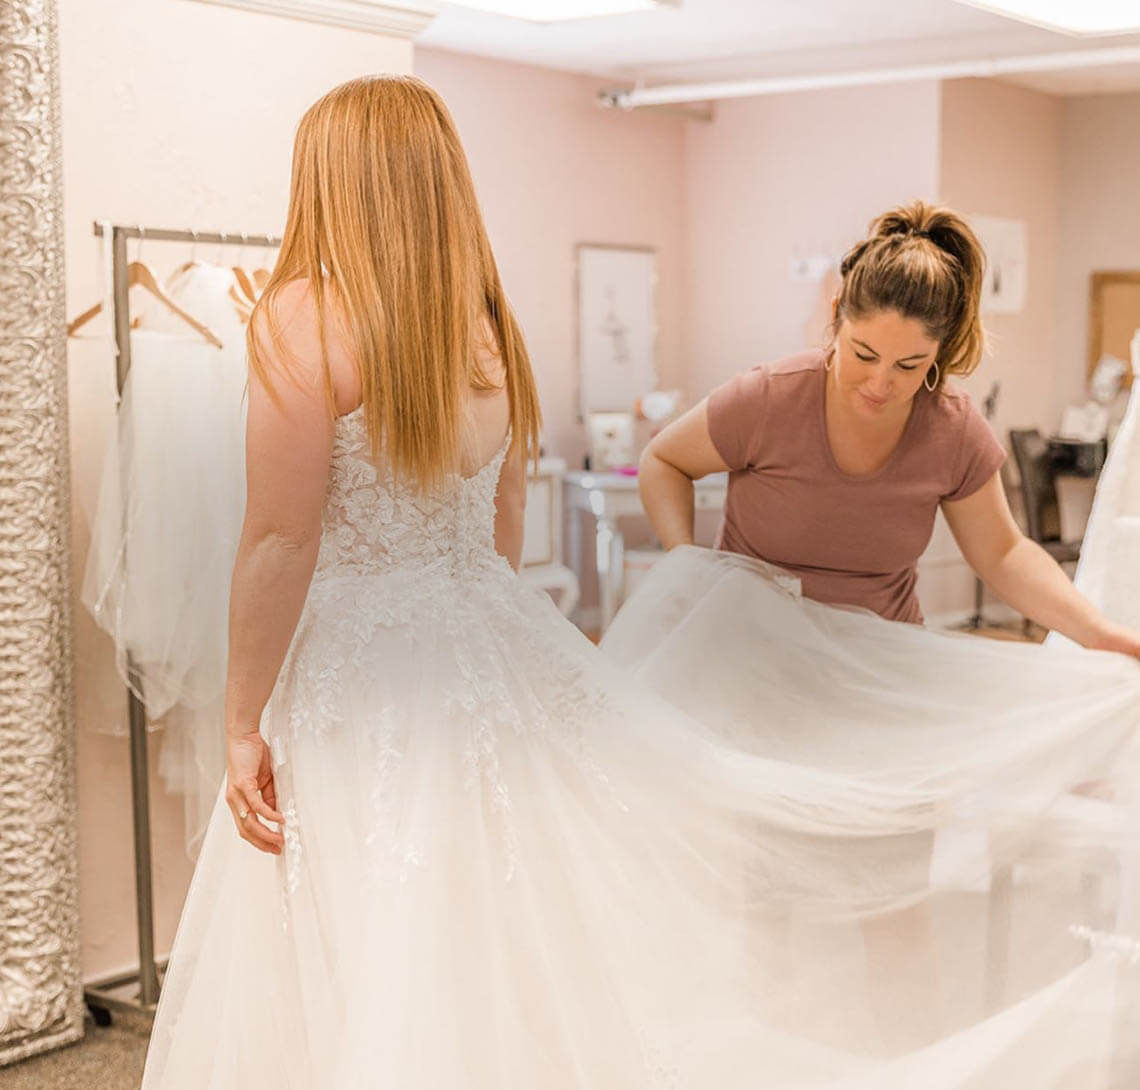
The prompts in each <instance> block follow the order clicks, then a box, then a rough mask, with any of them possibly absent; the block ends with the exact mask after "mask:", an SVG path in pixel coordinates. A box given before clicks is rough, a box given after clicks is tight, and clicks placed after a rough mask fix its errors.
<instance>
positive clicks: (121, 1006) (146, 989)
mask: <svg viewBox="0 0 1140 1090" xmlns="http://www.w3.org/2000/svg"><path fill="white" fill-rule="evenodd" d="M108 231H109V232H110V236H111V238H110V245H111V302H112V322H113V328H114V340H115V381H116V389H117V391H118V395H119V398H120V402H121V399H122V394H123V387H124V385H125V383H126V381H127V374H128V373H129V372H130V369H131V303H130V296H129V284H128V282H127V265H128V261H127V240H128V239H132V238H137V239H150V240H153V241H160V242H190V243H209V244H218V245H222V246H254V247H257V248H264V249H276V248H278V247H279V246H280V245H281V239H279V238H276V237H274V236H272V235H249V234H245V233H238V232H224V231H192V230H176V229H171V228H165V227H142V226H139V225H137V224H136V225H125V224H107V225H104V224H103V223H100V222H96V223H95V234H96V235H97V236H98V237H103V236H104V235H105V234H107V232H108ZM117 409H118V404H116V411H117ZM120 470H122V467H120ZM123 518H124V519H126V511H125V510H124V512H123ZM125 548H126V545H125V540H124V550H125ZM123 562H124V563H126V557H125V552H124V561H123ZM127 672H128V676H129V677H130V679H131V681H132V683H133V685H128V686H127V701H128V708H127V714H128V719H129V724H130V747H131V809H132V816H133V820H134V849H135V899H136V913H137V923H138V947H139V967H138V970H137V971H131V972H127V973H120V974H116V975H114V976H111V977H107V978H104V979H102V980H99V981H95V982H93V983H92V984H90V985H88V986H87V987H86V988H85V989H84V999H85V1000H86V1002H87V1006H88V1007H89V1008H90V1009H91V1013H92V1015H93V1016H94V1018H95V1021H96V1023H97V1024H99V1025H104V1026H105V1025H109V1024H110V1021H111V1011H112V1010H119V1011H127V1012H135V1013H138V1012H142V1013H144V1014H147V1015H149V1016H151V1017H153V1015H154V1011H155V1008H156V1006H157V1004H158V994H159V983H158V969H159V963H157V962H156V961H155V957H154V887H153V877H152V872H151V842H150V792H149V782H148V775H147V770H148V767H149V766H148V763H147V732H146V708H145V707H144V705H143V702H142V701H141V700H140V699H139V698H138V697H137V696H136V695H135V691H134V690H135V689H137V688H139V687H140V686H139V684H138V675H137V673H136V670H135V665H134V661H133V659H132V657H131V654H130V652H129V651H128V652H127ZM162 967H163V968H165V959H164V960H163V963H162ZM135 984H137V987H138V990H137V994H136V993H133V990H132V992H131V993H130V994H128V995H126V996H124V994H122V993H123V991H124V990H126V989H128V988H131V986H133V985H135Z"/></svg>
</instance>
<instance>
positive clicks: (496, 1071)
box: [142, 410, 1140, 1090]
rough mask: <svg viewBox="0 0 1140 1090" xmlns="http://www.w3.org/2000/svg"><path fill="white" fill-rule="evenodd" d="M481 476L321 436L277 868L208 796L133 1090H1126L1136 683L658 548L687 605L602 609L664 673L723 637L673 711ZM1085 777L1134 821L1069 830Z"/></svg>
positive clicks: (285, 728)
mask: <svg viewBox="0 0 1140 1090" xmlns="http://www.w3.org/2000/svg"><path fill="white" fill-rule="evenodd" d="M504 453H505V450H501V451H500V452H499V454H498V455H497V456H496V457H495V458H494V459H493V460H492V461H491V462H490V463H489V464H487V465H486V466H484V468H483V469H482V470H481V471H479V472H478V473H477V474H475V475H474V476H473V477H470V478H460V477H457V476H453V477H451V478H449V479H448V481H447V483H446V484H445V485H444V486H441V487H440V488H439V489H438V490H436V491H435V492H433V493H432V494H430V495H423V494H419V493H417V492H415V491H413V490H411V489H410V488H409V487H407V486H404V485H399V484H396V483H394V482H393V480H392V478H391V476H390V474H389V473H388V472H386V471H385V470H384V469H382V468H380V469H378V468H377V467H376V466H375V465H373V464H372V463H371V462H370V461H369V460H368V452H367V439H366V435H365V428H364V425H363V418H362V416H361V415H360V412H359V410H358V411H357V412H355V413H350V414H348V415H347V416H345V417H342V418H341V419H340V420H339V421H338V424H337V437H336V442H335V445H334V450H333V459H332V467H331V471H330V481H329V488H328V493H327V497H326V506H325V512H324V529H323V536H322V541H321V547H320V553H319V558H318V561H317V568H316V572H315V574H314V577H313V581H312V584H311V586H310V588H309V592H308V596H307V599H306V602H305V605H304V609H303V611H302V615H301V618H300V621H299V623H298V626H297V629H296V632H295V634H294V637H293V639H292V642H291V644H290V647H289V649H288V652H287V654H286V656H285V660H284V663H283V666H282V668H281V671H280V674H279V676H278V679H277V682H276V685H275V688H274V690H273V692H272V695H271V697H270V700H269V702H268V704H267V705H266V708H265V710H264V713H263V716H262V719H261V724H260V726H261V731H262V733H263V735H264V736H265V738H266V739H267V741H268V743H269V745H270V749H271V753H272V764H273V772H274V777H275V782H276V788H277V793H278V805H279V809H281V811H282V813H284V814H285V816H286V822H285V827H284V833H285V850H284V852H283V854H282V855H281V856H279V857H273V856H269V855H266V854H263V853H260V852H258V851H257V850H255V849H254V848H252V847H251V846H250V845H249V844H247V843H246V842H244V841H242V840H241V839H239V837H238V835H237V832H236V829H235V827H234V819H233V817H232V815H231V813H230V811H229V809H228V807H227V805H226V803H225V800H224V797H223V794H222V792H219V794H218V798H217V801H216V805H215V809H214V812H213V816H212V818H211V821H210V825H209V827H208V829H207V833H206V838H205V841H204V844H203V848H202V852H201V854H200V857H199V860H198V865H197V869H196V871H195V873H194V877H193V880H192V883H191V886H190V890H189V893H188V896H187V899H186V902H185V906H184V909H183V913H182V917H181V920H180V923H179V927H178V931H177V934H176V936H175V939H174V944H173V948H172V952H171V960H170V964H169V968H168V970H167V972H166V975H165V979H164V981H163V987H162V993H161V998H160V1001H159V1005H158V1010H157V1012H156V1018H155V1024H154V1030H153V1035H152V1038H151V1043H150V1048H149V1052H148V1056H147V1063H146V1070H145V1074H144V1077H143V1082H142V1090H261V1088H269V1087H272V1088H273V1090H366V1088H367V1090H373V1088H374V1090H397V1088H398V1090H571V1088H573V1090H601V1088H605V1090H643V1088H644V1090H649V1088H670V1090H712V1088H715V1090H745V1088H747V1090H793V1088H808V1087H811V1088H824V1087H826V1088H831V1090H884V1088H889V1090H914V1088H916V1087H922V1088H924V1090H967V1088H968V1090H981V1088H985V1090H999V1088H1000V1090H1008V1088H1010V1087H1026V1088H1029V1087H1032V1088H1034V1090H1046V1088H1053V1087H1071V1088H1073V1090H1077V1088H1079V1090H1090V1088H1097V1087H1109V1086H1112V1087H1113V1088H1114V1090H1115V1088H1116V1087H1117V1086H1119V1087H1121V1088H1123V1087H1126V1086H1135V1085H1136V1084H1137V1081H1136V1080H1137V1071H1138V1068H1137V1064H1138V1062H1140V1061H1138V1058H1137V1055H1136V1051H1135V1049H1136V1038H1135V1033H1134V1032H1133V1031H1132V1030H1131V1027H1130V1025H1129V1020H1130V1019H1131V1018H1132V1017H1133V1016H1134V1015H1135V1014H1136V1012H1137V1010H1138V1002H1140V998H1138V988H1137V981H1136V974H1137V972H1138V970H1135V969H1132V968H1130V967H1129V965H1130V957H1131V955H1132V953H1133V952H1134V951H1136V950H1140V945H1137V944H1133V945H1131V946H1129V945H1128V944H1127V941H1126V940H1125V939H1122V938H1121V937H1120V936H1112V935H1109V934H1108V933H1107V932H1108V931H1109V930H1111V925H1112V919H1111V917H1112V910H1113V904H1114V903H1115V900H1116V899H1117V898H1118V897H1119V896H1120V892H1121V891H1120V889H1119V882H1118V881H1117V880H1116V870H1115V868H1114V865H1113V860H1114V859H1115V856H1116V852H1117V850H1118V849H1120V850H1123V849H1124V848H1126V847H1129V846H1131V845H1132V844H1133V843H1134V842H1135V839H1136V838H1135V836H1134V835H1133V830H1132V829H1130V828H1129V827H1128V825H1127V823H1126V822H1122V821H1120V820H1119V819H1118V816H1117V811H1118V809H1119V806H1120V805H1122V804H1125V803H1127V802H1129V801H1130V800H1131V799H1132V797H1133V796H1134V795H1135V790H1134V788H1135V786H1136V775H1135V771H1136V770H1135V768H1134V767H1132V764H1131V763H1130V762H1129V761H1126V760H1122V759H1121V758H1122V757H1123V756H1127V755H1128V754H1129V748H1128V747H1129V744H1130V743H1131V742H1132V740H1133V739H1134V737H1135V736H1136V733H1137V728H1138V726H1140V666H1137V664H1136V663H1135V662H1132V661H1129V660H1126V659H1124V658H1122V657H1119V656H1113V655H1106V654H1093V653H1088V652H1074V653H1067V654H1065V655H1049V654H1047V653H1045V652H1042V651H1041V649H1039V648H1025V647H1011V646H1003V645H994V644H990V643H988V642H984V641H975V640H972V639H969V638H966V637H960V638H957V639H955V638H952V637H944V636H939V635H936V634H933V633H927V632H923V631H921V630H918V629H914V628H911V627H910V626H906V625H901V624H890V623H889V622H884V621H879V620H878V619H877V618H871V617H868V616H865V615H863V614H855V613H851V612H845V611H838V610H829V609H827V607H822V606H821V607H811V603H806V602H803V601H801V600H800V599H799V598H798V596H797V594H796V588H795V586H794V584H793V583H788V582H787V581H786V580H784V581H781V580H779V579H776V578H771V576H772V575H773V573H772V572H771V571H769V570H766V569H763V568H762V566H750V565H749V564H748V563H746V562H745V563H737V562H736V560H734V559H733V558H725V557H722V556H718V555H717V554H711V553H705V552H704V551H703V550H679V551H677V552H676V553H675V554H673V556H671V557H670V558H669V560H670V561H671V562H672V563H673V565H674V566H673V567H672V568H671V569H669V570H667V571H665V572H664V574H663V575H661V576H659V577H658V578H659V580H660V579H665V580H666V584H668V583H669V577H670V575H671V574H672V575H682V576H684V577H685V578H686V579H692V580H695V581H696V582H694V583H693V584H692V585H691V587H690V591H689V592H686V593H685V595H683V596H682V597H671V598H666V599H660V598H658V597H656V596H654V595H649V596H647V595H646V594H645V593H644V592H643V593H640V594H639V595H637V596H636V597H635V599H634V600H633V601H632V602H631V603H630V605H629V606H627V610H626V611H625V612H624V613H623V614H622V615H621V617H619V621H622V620H623V619H624V622H623V623H624V625H625V627H626V631H627V632H637V633H638V634H639V636H638V638H640V639H642V640H643V641H644V643H645V651H646V655H648V656H650V657H652V656H653V655H655V654H656V655H659V661H664V660H665V659H667V652H666V645H668V644H669V642H670V636H671V635H672V636H676V635H677V632H678V628H679V627H683V625H684V622H685V619H686V618H690V619H692V620H693V621H694V624H695V627H694V633H693V634H694V635H696V636H697V637H698V641H701V640H707V641H709V642H707V643H706V644H705V646H706V647H707V654H705V655H704V656H703V657H699V658H698V659H697V660H696V661H694V662H693V663H691V664H688V665H691V666H695V667H696V669H689V668H686V669H684V670H683V671H682V670H681V669H680V667H681V666H682V665H684V664H681V663H674V666H675V667H676V668H677V669H678V673H679V674H681V673H683V676H684V678H685V684H686V686H687V687H691V690H692V691H691V692H680V693H670V694H669V695H670V697H676V698H677V703H671V702H670V701H667V700H666V699H663V698H662V697H661V696H659V695H655V694H653V693H651V692H650V690H649V688H648V687H647V686H646V684H645V681H644V680H643V679H642V678H639V677H637V676H635V675H636V674H639V673H643V674H652V673H653V671H652V668H651V667H649V668H645V666H644V656H640V657H641V659H642V663H641V665H636V666H624V665H622V663H621V661H620V658H621V656H620V655H619V654H616V653H615V655H614V656H613V657H611V656H608V655H607V654H605V653H604V652H602V651H599V650H598V649H597V648H596V647H594V646H593V645H592V644H591V643H590V642H589V641H588V640H587V639H586V638H585V637H584V636H582V635H581V634H580V633H579V632H578V630H577V629H575V628H574V627H573V626H572V625H571V624H570V623H569V622H568V621H566V620H565V619H564V618H563V617H562V616H561V614H560V613H559V612H558V610H557V609H556V608H555V606H554V605H553V603H552V602H551V601H550V599H549V598H548V597H547V596H546V595H545V594H544V593H542V592H541V591H538V590H535V589H532V588H529V587H528V586H527V584H526V583H524V582H523V581H522V580H520V579H519V578H518V577H517V576H516V575H515V573H514V572H513V571H512V570H511V568H510V567H509V565H508V564H507V562H506V561H505V560H504V559H502V558H501V557H500V556H499V555H498V554H497V553H496V552H495V549H494V541H493V521H494V497H495V492H496V485H497V479H498V475H499V471H500V467H501V464H502V460H503V457H504ZM659 585H661V584H660V583H659ZM718 588H719V590H718ZM721 591H723V594H722V593H720V592H721ZM690 592H691V593H690ZM682 599H683V600H682ZM742 615H746V616H747V618H748V619H747V620H746V619H744V617H743V616H742ZM717 617H719V626H716V625H714V627H713V629H707V628H706V629H701V627H700V624H701V621H702V620H708V619H712V618H717ZM653 626H656V628H655V629H654V628H653ZM718 627H719V631H716V629H717V628H718ZM737 636H739V637H741V638H744V639H746V640H747V641H748V642H747V643H746V644H744V645H741V646H740V647H739V648H738V649H736V648H734V645H733V641H734V639H736V638H737ZM678 645H679V644H678ZM689 646H690V650H691V649H692V648H693V647H696V646H698V644H690V645H689ZM615 650H617V649H615ZM735 650H738V651H739V654H734V651H735ZM706 671H707V673H706ZM652 680H653V683H654V684H658V685H659V684H660V682H661V680H662V679H661V677H660V676H659V675H658V676H655V677H653V679H652ZM663 687H666V688H668V686H663ZM678 704H680V705H684V706H685V707H686V708H688V709H689V710H690V711H694V712H696V713H697V714H696V715H691V714H688V713H687V712H686V710H684V709H683V708H682V707H679V706H677V705H678ZM1093 779H1097V780H1100V781H1103V784H1102V786H1103V787H1106V788H1111V789H1112V790H1114V791H1116V792H1117V800H1118V803H1117V804H1114V805H1112V806H1110V805H1109V804H1106V803H1101V802H1098V801H1096V800H1093V799H1089V798H1083V797H1082V798H1081V799H1080V801H1081V802H1084V803H1087V804H1088V806H1089V807H1091V808H1092V811H1091V814H1090V815H1089V816H1088V820H1085V821H1083V823H1082V821H1078V820H1074V819H1073V817H1072V814H1071V813H1070V811H1071V810H1073V808H1074V807H1075V809H1076V810H1081V806H1080V805H1078V804H1076V803H1071V802H1070V801H1069V800H1068V798H1067V797H1066V792H1067V789H1068V788H1069V787H1072V786H1074V785H1076V784H1079V783H1081V782H1084V781H1088V780H1093ZM1082 814H1083V811H1082ZM940 842H942V843H943V849H945V848H946V845H947V844H948V845H949V850H942V849H940V850H938V851H935V853H934V856H933V858H932V855H931V845H932V843H933V844H936V845H937V844H938V843H940ZM979 861H982V862H984V865H985V868H988V870H987V874H988V873H989V871H1002V872H1003V873H1004V872H1008V873H1011V874H1012V881H1011V892H1010V895H1009V897H1007V898H1006V899H1005V900H1004V901H1002V906H1004V907H1002V908H1001V910H1000V911H999V910H998V909H997V908H995V907H994V893H993V891H992V890H989V889H987V888H986V886H987V881H986V880H985V878H986V875H981V874H979ZM1003 868H1004V871H1003ZM916 913H918V914H922V913H925V914H926V915H928V916H929V917H930V920H931V925H930V930H931V934H930V936H929V937H928V938H924V937H923V936H922V935H921V933H919V934H918V937H917V938H915V937H913V936H912V937H911V938H908V937H907V936H908V934H909V932H908V926H909V925H908V923H907V921H908V920H910V921H912V922H913V918H914V916H915V914H916ZM861 917H862V918H861ZM884 920H885V921H886V926H885V927H884V926H883V921H884ZM1003 920H1004V921H1005V924H1004V926H1005V928H1006V930H1005V931H1002V930H1001V927H1000V926H999V927H997V930H996V934H995V923H998V924H1000V923H1001V921H1003ZM896 922H897V923H898V925H899V926H897V927H895V926H894V924H895V923H896ZM919 932H921V929H919ZM1006 932H1008V933H1006ZM884 933H885V934H886V936H887V937H886V938H885V939H884ZM892 935H893V937H892ZM932 943H933V944H936V946H937V951H936V952H937V956H938V959H939V965H938V967H937V970H936V972H935V973H934V975H933V977H932V978H931V979H930V980H929V981H927V982H926V983H925V984H921V986H919V984H916V974H915V972H914V971H913V966H914V965H915V964H919V963H921V962H922V959H923V957H924V956H925V953H924V951H927V950H928V948H929V947H930V945H931V944H932ZM999 947H1000V950H1001V951H1005V952H1007V953H1008V957H1007V958H1002V957H999V956H998V955H997V954H995V950H997V949H998V948H999ZM999 964H1001V965H1003V966H1004V967H1002V968H1001V969H1000V975H1001V979H1002V988H1001V990H1000V995H999V996H998V998H997V999H996V1000H994V1001H991V1004H990V1006H989V1007H988V1008H987V1006H986V1002H985V996H986V995H987V994H991V996H992V995H993V994H994V986H993V981H994V974H995V973H996V972H998V968H997V966H998V965H999ZM989 1015H992V1016H989ZM1114 1079H1115V1080H1118V1081H1116V1082H1113V1081H1110V1080H1114ZM1121 1079H1122V1080H1124V1081H1119V1080H1121Z"/></svg>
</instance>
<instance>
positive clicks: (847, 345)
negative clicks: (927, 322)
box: [831, 310, 938, 420]
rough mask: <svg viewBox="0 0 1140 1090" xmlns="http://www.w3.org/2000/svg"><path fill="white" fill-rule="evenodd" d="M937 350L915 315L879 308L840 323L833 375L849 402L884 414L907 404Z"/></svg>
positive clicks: (864, 413) (865, 413)
mask: <svg viewBox="0 0 1140 1090" xmlns="http://www.w3.org/2000/svg"><path fill="white" fill-rule="evenodd" d="M937 353H938V342H937V341H934V340H931V339H930V337H929V336H928V335H927V332H926V329H925V327H924V326H923V324H922V323H921V322H920V321H918V319H917V318H904V317H903V316H902V315H901V314H899V313H898V311H895V310H879V311H875V312H874V313H872V314H869V315H866V316H865V317H862V318H844V319H843V320H842V321H841V322H840V323H839V330H838V332H837V335H836V339H835V352H834V356H833V357H832V364H831V378H832V381H833V382H834V383H835V385H836V389H837V390H838V391H839V394H840V396H841V397H842V398H843V399H844V401H845V403H846V404H847V405H848V407H849V408H851V409H852V410H854V411H855V412H856V413H857V414H858V415H859V416H861V417H863V418H865V419H869V420H883V419H887V418H889V417H891V416H892V415H893V414H895V413H899V412H901V411H903V409H904V408H905V407H906V406H907V405H909V403H910V401H911V399H912V398H913V397H914V395H915V394H916V393H918V388H919V387H920V386H921V385H922V381H923V379H924V378H925V377H926V374H927V372H928V371H929V370H930V367H931V365H932V364H933V363H934V361H935V359H936V357H937Z"/></svg>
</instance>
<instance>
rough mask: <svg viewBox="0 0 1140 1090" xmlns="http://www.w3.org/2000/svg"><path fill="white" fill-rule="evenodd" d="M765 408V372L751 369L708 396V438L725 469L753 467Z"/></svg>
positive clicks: (766, 397)
mask: <svg viewBox="0 0 1140 1090" xmlns="http://www.w3.org/2000/svg"><path fill="white" fill-rule="evenodd" d="M767 406H768V371H767V369H766V368H765V367H763V366H760V367H754V368H752V370H750V371H745V372H743V373H742V374H739V375H737V376H736V377H735V378H732V379H729V380H728V382H726V383H724V384H723V385H721V386H718V387H717V388H716V389H715V390H713V392H712V393H711V394H709V397H708V427H709V438H710V439H711V440H712V444H713V446H714V447H716V450H717V453H718V454H719V455H720V456H721V458H723V459H724V462H725V465H727V466H728V468H729V469H734V470H735V469H747V468H748V467H749V466H751V465H753V464H755V462H756V459H757V451H758V444H759V442H760V438H761V436H762V435H763V433H764V415H765V412H766V409H767Z"/></svg>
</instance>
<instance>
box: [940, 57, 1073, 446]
mask: <svg viewBox="0 0 1140 1090" xmlns="http://www.w3.org/2000/svg"><path fill="white" fill-rule="evenodd" d="M1062 104H1063V100H1062V99H1059V98H1056V97H1055V96H1053V95H1047V94H1042V93H1041V92H1039V91H1030V90H1027V89H1025V88H1021V87H1014V86H1012V85H1010V84H1006V83H999V82H996V81H994V80H980V79H969V80H954V81H950V82H947V83H944V84H943V85H942V185H941V195H942V199H943V200H944V201H945V202H946V203H947V204H949V205H950V206H951V207H953V208H956V209H958V210H959V211H961V212H963V213H965V214H966V215H967V216H969V215H971V214H980V215H988V216H1002V217H1008V218H1011V219H1020V220H1024V221H1025V223H1026V227H1027V233H1028V261H1029V266H1028V284H1027V291H1026V302H1025V308H1024V309H1023V310H1022V311H1021V312H1020V313H1018V314H986V315H985V316H984V317H985V324H986V328H987V330H988V332H989V334H990V354H989V355H988V356H987V357H986V359H985V360H983V362H982V365H981V367H979V369H978V370H977V372H975V374H974V375H973V376H971V378H969V379H967V380H965V382H964V384H965V386H966V388H967V389H968V390H970V392H971V393H972V394H974V396H975V397H976V398H981V397H983V396H984V395H985V393H986V391H987V390H988V389H989V387H990V385H991V384H992V383H993V381H994V380H995V379H996V380H998V381H1000V382H1001V395H1000V400H999V403H998V411H997V416H996V417H995V422H994V427H995V430H996V431H997V433H998V435H999V436H1001V437H1002V439H1003V441H1004V439H1005V437H1006V434H1007V432H1008V430H1009V428H1011V427H1031V426H1036V427H1038V428H1040V429H1041V430H1042V431H1044V432H1049V431H1053V430H1055V429H1056V427H1057V425H1058V424H1059V423H1060V412H1061V404H1060V402H1059V401H1058V396H1057V392H1056V385H1057V384H1056V381H1055V375H1054V368H1055V365H1056V361H1055V359H1054V351H1055V344H1056V324H1057V323H1056V309H1055V305H1054V285H1055V282H1056V276H1057V257H1058V231H1057V225H1058V216H1059V207H1060V205H1059V202H1060V184H1059V183H1060V169H1061V116H1062Z"/></svg>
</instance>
